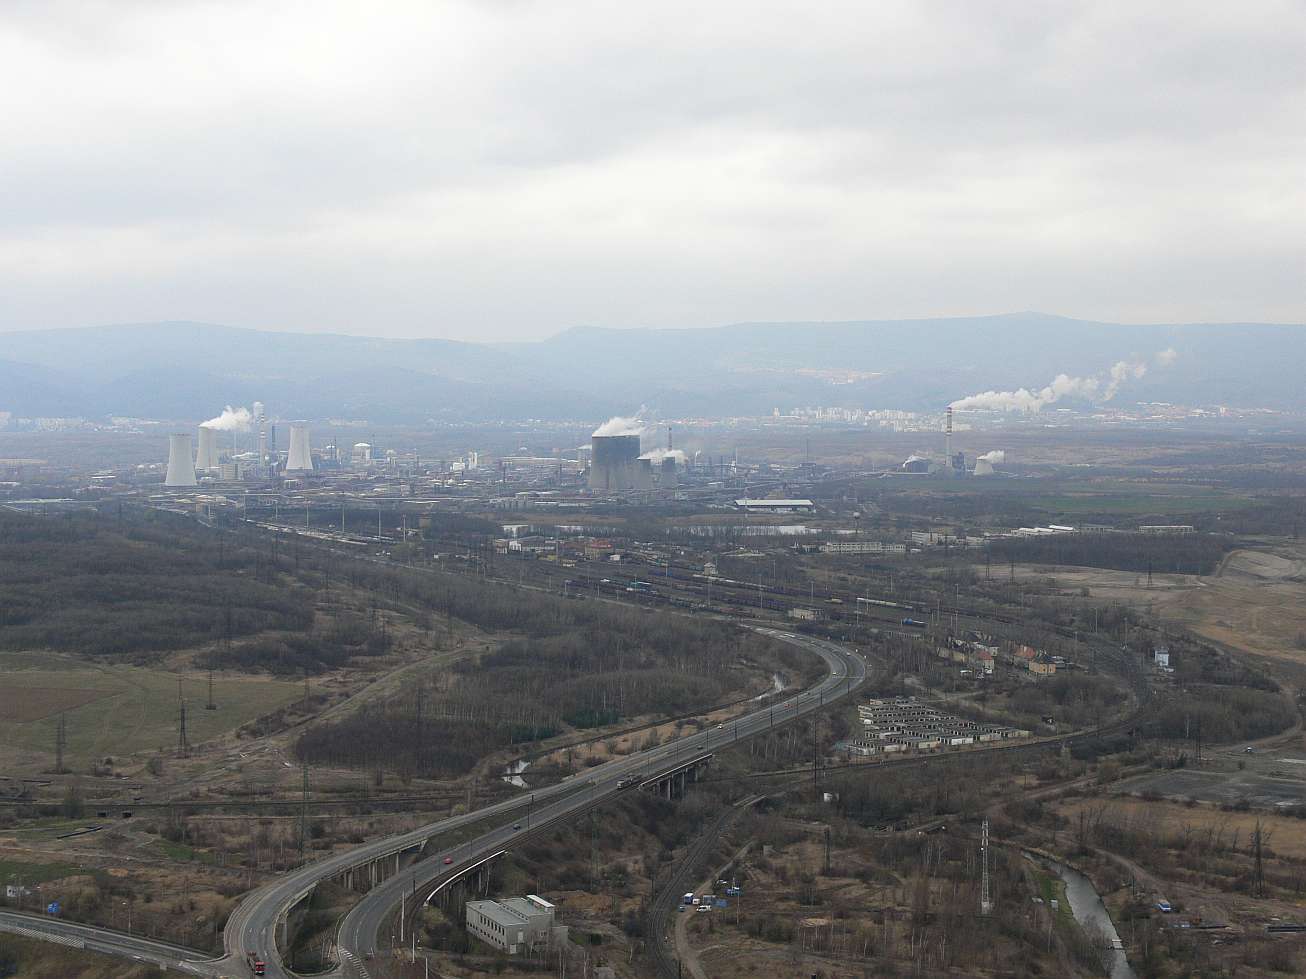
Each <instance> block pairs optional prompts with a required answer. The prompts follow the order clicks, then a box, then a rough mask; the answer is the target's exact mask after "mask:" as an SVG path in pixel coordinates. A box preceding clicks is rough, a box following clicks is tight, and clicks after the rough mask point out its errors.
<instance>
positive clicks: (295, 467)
mask: <svg viewBox="0 0 1306 979" xmlns="http://www.w3.org/2000/svg"><path fill="white" fill-rule="evenodd" d="M312 470H313V453H312V452H310V451H309V446H308V425H307V424H305V423H304V422H294V423H292V424H291V426H290V453H289V454H288V455H287V456H286V472H312Z"/></svg>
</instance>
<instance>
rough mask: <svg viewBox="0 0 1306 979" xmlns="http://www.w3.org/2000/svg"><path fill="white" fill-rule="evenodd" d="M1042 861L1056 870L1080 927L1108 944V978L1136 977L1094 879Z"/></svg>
mask: <svg viewBox="0 0 1306 979" xmlns="http://www.w3.org/2000/svg"><path fill="white" fill-rule="evenodd" d="M1044 864H1045V865H1046V866H1048V867H1050V868H1051V869H1052V870H1054V871H1056V874H1057V876H1058V877H1060V878H1061V880H1062V882H1063V883H1064V884H1065V885H1066V900H1067V901H1069V902H1070V913H1071V914H1073V915H1074V916H1075V920H1076V921H1078V922H1079V926H1080V927H1081V928H1086V929H1087V930H1088V932H1089V934H1092V933H1094V932H1096V933H1098V934H1101V935H1103V936H1105V938H1106V940H1107V941H1108V942H1110V943H1111V958H1110V959H1109V962H1110V966H1111V979H1138V976H1137V973H1135V972H1134V970H1133V967H1132V966H1130V964H1129V960H1128V959H1127V958H1126V957H1125V947H1124V943H1123V942H1121V941H1120V936H1119V935H1118V934H1117V933H1116V926H1115V923H1114V922H1112V920H1111V915H1110V914H1109V913H1108V912H1107V909H1106V905H1105V904H1103V903H1102V898H1101V897H1100V896H1099V895H1098V893H1097V888H1095V887H1094V886H1093V882H1092V881H1091V880H1089V879H1088V878H1087V877H1085V876H1084V875H1083V874H1081V873H1080V872H1079V871H1078V870H1075V869H1073V868H1072V867H1067V866H1066V865H1065V864H1060V863H1053V862H1052V861H1044Z"/></svg>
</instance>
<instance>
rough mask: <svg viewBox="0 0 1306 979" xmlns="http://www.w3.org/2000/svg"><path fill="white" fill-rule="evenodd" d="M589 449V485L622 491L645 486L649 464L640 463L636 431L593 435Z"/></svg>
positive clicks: (649, 474)
mask: <svg viewBox="0 0 1306 979" xmlns="http://www.w3.org/2000/svg"><path fill="white" fill-rule="evenodd" d="M590 450H591V451H590V480H589V483H590V489H592V490H595V491H596V492H600V493H621V492H625V491H627V490H636V489H647V488H648V484H649V483H650V482H651V467H650V466H649V465H648V463H647V462H645V463H644V464H643V465H641V463H640V458H639V436H638V435H595V436H593V437H592V438H591V440H590ZM646 470H647V473H648V474H647V475H646V474H645V471H646Z"/></svg>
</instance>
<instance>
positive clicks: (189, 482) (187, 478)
mask: <svg viewBox="0 0 1306 979" xmlns="http://www.w3.org/2000/svg"><path fill="white" fill-rule="evenodd" d="M163 485H164V486H194V485H195V462H194V460H192V459H191V455H190V436H189V435H169V436H168V475H166V476H164V477H163Z"/></svg>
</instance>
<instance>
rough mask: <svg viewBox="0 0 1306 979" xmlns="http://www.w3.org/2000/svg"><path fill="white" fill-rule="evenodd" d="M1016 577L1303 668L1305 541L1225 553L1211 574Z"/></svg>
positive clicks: (1079, 572)
mask: <svg viewBox="0 0 1306 979" xmlns="http://www.w3.org/2000/svg"><path fill="white" fill-rule="evenodd" d="M1015 574H1016V577H1017V578H1053V579H1055V580H1056V581H1057V583H1058V585H1059V586H1060V587H1061V588H1062V590H1063V591H1064V592H1066V593H1067V594H1072V595H1073V594H1077V593H1079V592H1080V590H1081V589H1088V592H1089V594H1088V596H1087V597H1088V598H1089V599H1090V600H1096V601H1109V602H1124V603H1127V604H1130V605H1135V606H1151V607H1152V608H1153V610H1154V611H1155V613H1156V614H1157V615H1159V616H1160V617H1161V618H1163V619H1166V620H1168V621H1170V622H1172V623H1174V624H1176V625H1182V626H1184V627H1186V628H1188V629H1190V630H1192V632H1194V633H1195V634H1197V635H1199V636H1202V637H1204V638H1206V639H1209V640H1212V641H1213V642H1217V643H1221V644H1223V645H1226V646H1231V647H1233V648H1235V649H1242V650H1245V651H1246V652H1249V653H1252V654H1255V655H1260V656H1267V657H1271V658H1275V659H1281V660H1284V661H1288V662H1292V663H1294V664H1302V663H1306V648H1303V646H1302V645H1301V641H1302V637H1304V636H1306V542H1302V541H1292V540H1286V539H1275V540H1272V541H1269V540H1267V541H1265V542H1264V543H1261V544H1257V545H1256V546H1255V547H1249V548H1242V549H1239V550H1236V551H1232V552H1230V553H1229V554H1228V555H1227V556H1226V557H1225V560H1224V561H1223V563H1222V564H1221V566H1220V568H1219V569H1218V570H1217V571H1216V573H1215V574H1213V575H1206V576H1200V577H1199V576H1197V575H1178V574H1154V575H1153V576H1152V584H1151V587H1148V584H1147V576H1146V575H1141V574H1138V573H1136V572H1132V571H1111V570H1106V569H1102V568H1081V567H1070V566H1057V567H1052V566H1049V565H1019V564H1018V565H1016V568H1015Z"/></svg>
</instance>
